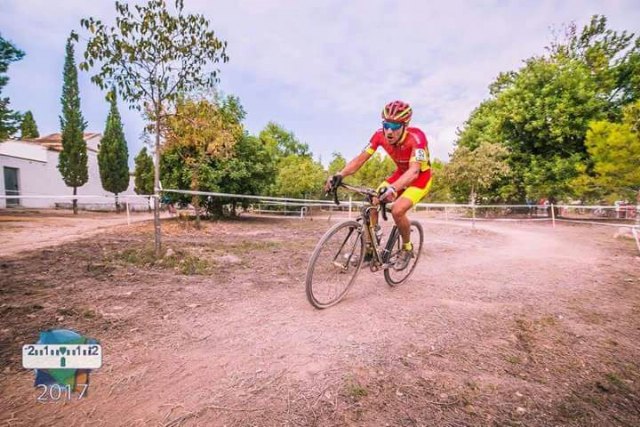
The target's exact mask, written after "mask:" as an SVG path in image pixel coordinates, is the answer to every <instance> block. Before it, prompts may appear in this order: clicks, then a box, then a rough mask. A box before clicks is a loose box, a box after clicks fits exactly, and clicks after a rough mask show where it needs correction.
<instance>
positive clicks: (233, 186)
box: [205, 134, 276, 216]
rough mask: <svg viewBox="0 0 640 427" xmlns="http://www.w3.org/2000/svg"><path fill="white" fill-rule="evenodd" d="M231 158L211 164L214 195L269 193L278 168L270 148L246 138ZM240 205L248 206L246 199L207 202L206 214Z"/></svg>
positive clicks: (252, 138)
mask: <svg viewBox="0 0 640 427" xmlns="http://www.w3.org/2000/svg"><path fill="white" fill-rule="evenodd" d="M233 148H234V149H233V153H232V155H231V156H230V157H228V158H222V159H218V160H216V161H213V162H211V165H210V167H211V168H212V169H213V172H214V173H213V174H212V177H213V178H214V179H215V191H219V192H221V193H227V194H250V195H259V194H263V193H264V192H265V191H267V189H268V188H270V186H271V185H272V184H273V182H274V178H275V174H276V164H275V161H274V159H273V158H272V156H271V153H270V152H269V150H268V149H267V147H265V146H264V144H262V142H260V140H259V139H258V138H256V137H254V136H251V135H247V134H244V135H243V136H242V137H241V138H240V139H239V140H238V142H237V143H236V144H235V146H234V147H233ZM227 203H232V206H233V211H232V214H234V215H235V213H236V211H235V206H236V204H238V203H240V204H241V205H243V206H248V202H247V200H246V199H223V198H219V197H216V198H212V199H207V200H206V201H205V206H206V207H207V211H209V212H210V213H213V214H214V215H217V216H220V215H221V214H222V206H223V205H224V204H227Z"/></svg>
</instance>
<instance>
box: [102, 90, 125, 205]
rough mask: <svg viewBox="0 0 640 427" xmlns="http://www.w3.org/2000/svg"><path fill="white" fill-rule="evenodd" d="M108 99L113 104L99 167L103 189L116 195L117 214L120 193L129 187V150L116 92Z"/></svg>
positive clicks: (108, 118) (111, 93)
mask: <svg viewBox="0 0 640 427" xmlns="http://www.w3.org/2000/svg"><path fill="white" fill-rule="evenodd" d="M107 99H108V100H109V102H110V103H111V109H110V110H109V116H108V117H107V124H106V126H105V129H104V135H103V136H102V140H101V141H100V150H99V151H98V166H99V168H100V181H102V188H104V189H105V190H107V191H109V192H111V193H114V194H115V195H116V212H118V211H119V210H120V205H119V203H118V193H122V192H123V191H125V190H126V189H127V187H129V165H128V162H129V150H128V149H127V141H126V140H125V139H124V132H123V130H122V120H121V118H120V113H119V112H118V104H117V102H116V92H115V90H113V91H111V92H109V95H108V96H107Z"/></svg>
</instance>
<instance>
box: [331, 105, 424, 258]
mask: <svg viewBox="0 0 640 427" xmlns="http://www.w3.org/2000/svg"><path fill="white" fill-rule="evenodd" d="M411 115H412V110H411V106H409V104H407V103H406V102H402V101H393V102H390V103H388V104H387V105H385V107H384V109H383V110H382V128H381V129H378V130H377V131H376V132H375V133H374V134H373V136H372V137H371V140H370V141H369V144H368V145H367V147H366V149H365V150H364V151H363V152H362V153H360V154H359V155H357V156H356V157H354V158H353V159H352V160H351V161H350V162H349V163H347V165H346V166H345V167H344V168H343V169H342V170H341V171H340V172H338V173H337V174H335V175H333V176H332V177H330V178H329V179H328V180H327V183H326V185H325V191H329V189H331V188H335V187H336V186H338V185H339V184H340V182H342V179H343V178H344V177H346V176H349V175H352V174H354V173H356V172H357V171H358V169H360V168H361V167H362V165H364V164H365V162H366V161H367V160H369V158H370V157H371V156H372V155H373V153H374V152H375V151H376V149H377V148H378V147H382V148H383V149H384V150H385V151H386V152H387V154H388V155H389V156H390V157H391V159H393V161H394V162H395V164H396V167H397V169H396V170H395V171H394V173H393V174H392V175H391V176H389V177H388V178H387V179H385V180H384V182H383V183H382V184H380V185H379V186H378V199H379V200H380V201H383V202H394V203H393V208H392V210H391V213H392V215H393V220H394V221H395V223H396V225H397V226H398V230H399V231H400V235H401V236H402V243H403V246H402V251H401V252H400V254H399V255H398V257H397V259H396V262H395V264H394V268H395V269H396V270H402V269H404V268H406V267H407V265H408V264H409V261H410V260H411V258H412V257H413V256H414V254H413V245H412V244H411V240H410V236H409V235H410V230H411V225H410V222H409V218H408V217H407V212H408V211H409V209H411V208H412V207H413V206H414V205H415V204H416V203H418V202H419V201H420V200H421V199H422V198H423V197H424V196H426V194H427V193H428V192H429V188H430V187H431V160H430V159H429V148H428V146H427V137H426V136H425V134H424V133H423V132H422V131H421V130H420V129H418V128H416V127H409V121H410V120H411ZM374 221H376V219H375V218H374Z"/></svg>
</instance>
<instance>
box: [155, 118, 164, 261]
mask: <svg viewBox="0 0 640 427" xmlns="http://www.w3.org/2000/svg"><path fill="white" fill-rule="evenodd" d="M155 113H156V150H155V153H154V154H153V157H154V159H155V165H154V166H155V168H154V171H153V195H154V203H153V229H154V236H155V252H156V257H157V258H160V256H161V254H162V242H161V234H160V108H159V107H156V111H155Z"/></svg>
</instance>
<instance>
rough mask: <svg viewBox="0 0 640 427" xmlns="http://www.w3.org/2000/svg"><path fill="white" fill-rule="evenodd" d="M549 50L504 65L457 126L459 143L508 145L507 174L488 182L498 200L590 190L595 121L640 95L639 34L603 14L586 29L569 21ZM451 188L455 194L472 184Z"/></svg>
mask: <svg viewBox="0 0 640 427" xmlns="http://www.w3.org/2000/svg"><path fill="white" fill-rule="evenodd" d="M548 51H549V53H548V54H547V55H545V56H540V57H533V58H530V59H528V60H527V61H526V62H525V65H524V66H523V67H522V68H521V69H520V70H518V71H517V72H513V71H512V72H508V73H501V74H500V75H499V76H498V77H497V78H496V80H495V81H494V82H493V83H492V84H491V85H490V93H491V98H490V99H488V100H486V101H484V102H483V103H482V104H481V105H480V106H479V107H478V108H477V109H475V110H474V111H473V112H472V113H471V115H470V117H469V119H468V120H467V121H466V122H465V125H464V128H463V130H462V131H461V132H460V133H459V139H458V142H457V146H458V148H457V150H463V149H467V150H471V151H473V150H476V149H477V148H478V147H480V146H481V144H482V143H485V142H486V143H492V144H499V145H502V146H504V147H506V148H508V149H509V154H508V157H507V162H508V164H509V166H510V171H511V173H510V178H509V179H502V180H498V181H495V182H494V183H493V184H492V185H491V186H490V187H489V188H488V190H489V191H490V192H491V193H492V194H491V195H492V197H493V198H494V200H496V201H516V200H520V201H523V200H524V199H525V198H532V197H536V198H537V197H573V196H575V195H576V194H578V193H580V194H582V195H587V194H588V192H587V191H586V190H585V189H586V188H587V187H588V184H589V183H588V182H587V181H588V179H587V177H588V176H589V174H590V173H591V172H592V171H591V168H592V165H593V160H592V159H591V154H590V153H589V152H588V150H587V145H586V143H585V139H586V135H587V131H588V129H589V126H590V123H591V122H593V121H599V120H604V119H607V118H609V120H617V118H619V117H620V116H621V107H622V106H624V105H625V104H628V103H629V102H632V101H634V100H637V99H638V98H639V96H640V93H639V91H638V88H639V87H640V86H639V84H638V83H640V77H638V76H639V75H640V57H639V55H640V41H639V40H638V39H637V38H636V39H635V41H634V39H633V35H632V34H631V35H629V34H627V33H626V32H622V33H618V32H615V31H613V30H610V29H607V28H606V18H605V17H603V16H594V17H593V18H592V20H591V22H590V23H589V25H587V26H585V27H584V29H583V30H582V31H581V32H578V31H577V29H576V27H575V25H570V26H568V27H567V28H566V31H565V34H564V39H562V40H556V41H555V42H554V43H552V45H551V46H550V47H549V49H548ZM452 189H453V190H454V193H456V194H457V195H458V196H456V197H457V198H460V197H461V195H462V194H465V193H466V192H467V190H468V188H458V189H456V188H452ZM593 195H594V194H591V196H593ZM486 196H488V194H486Z"/></svg>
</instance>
